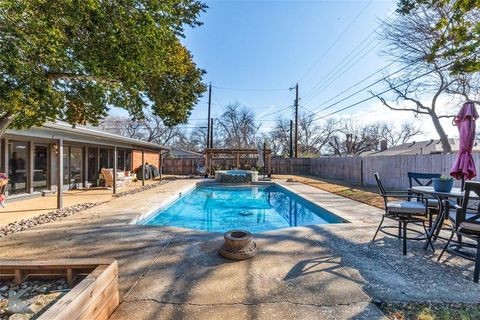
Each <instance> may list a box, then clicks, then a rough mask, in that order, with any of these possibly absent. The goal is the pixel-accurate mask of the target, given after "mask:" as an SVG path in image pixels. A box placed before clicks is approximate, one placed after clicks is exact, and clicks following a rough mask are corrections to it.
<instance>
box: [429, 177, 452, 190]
mask: <svg viewBox="0 0 480 320" xmlns="http://www.w3.org/2000/svg"><path fill="white" fill-rule="evenodd" d="M432 181H433V189H434V190H435V191H436V192H446V193H448V192H450V191H452V187H453V178H452V177H450V176H441V177H440V178H433V179H432Z"/></svg>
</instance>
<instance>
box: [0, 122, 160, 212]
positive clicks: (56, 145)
mask: <svg viewBox="0 0 480 320" xmlns="http://www.w3.org/2000/svg"><path fill="white" fill-rule="evenodd" d="M168 150H169V148H166V147H164V146H161V145H158V144H154V143H150V142H144V141H140V140H137V139H132V138H127V137H123V136H120V135H116V134H112V133H109V132H105V131H102V130H99V129H98V128H94V127H87V126H76V127H74V128H73V127H72V126H71V125H69V124H68V123H65V122H61V121H57V122H48V123H46V124H45V125H44V126H42V127H33V128H30V129H26V130H7V132H6V134H5V135H4V136H3V137H2V139H1V145H0V172H5V173H7V174H8V176H9V179H10V180H9V185H8V188H7V192H8V193H9V195H10V196H15V197H16V196H21V195H32V194H40V193H41V192H42V191H46V190H50V191H58V192H57V194H58V197H59V200H58V201H59V203H58V206H59V207H61V205H62V203H61V194H62V191H63V190H68V189H71V188H86V187H89V186H91V185H98V180H99V175H100V172H101V169H102V168H111V169H113V173H114V174H113V176H114V177H116V176H117V172H118V171H135V170H136V169H137V168H139V167H140V166H141V165H142V163H149V164H153V165H155V166H158V167H159V168H160V167H161V166H162V163H161V154H162V152H165V151H168ZM142 160H143V161H142ZM114 179H116V178H114ZM142 182H143V181H142ZM113 192H114V193H115V192H116V188H115V184H114V186H113Z"/></svg>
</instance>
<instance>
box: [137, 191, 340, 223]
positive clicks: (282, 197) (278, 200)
mask: <svg viewBox="0 0 480 320" xmlns="http://www.w3.org/2000/svg"><path fill="white" fill-rule="evenodd" d="M344 222H345V221H344V220H343V219H342V218H340V217H338V216H336V215H334V214H333V213H331V212H329V211H327V210H325V209H323V208H321V207H319V206H316V205H314V204H313V203H311V202H309V201H307V200H305V199H303V198H301V197H299V196H297V195H295V194H293V193H291V192H289V191H287V190H285V189H283V188H281V187H279V186H277V185H262V186H241V187H239V186H218V185H200V186H197V187H196V188H195V189H193V190H192V191H191V192H189V193H187V194H185V195H183V196H182V197H181V198H179V199H178V200H177V201H175V202H174V203H172V204H171V205H169V206H168V207H166V208H164V209H160V210H159V211H158V212H156V213H154V215H153V216H152V217H151V218H150V219H148V220H146V221H144V222H143V223H142V222H141V223H142V224H144V225H155V226H175V227H181V228H189V229H197V230H205V231H211V232H225V231H228V230H232V229H244V230H248V231H250V232H261V231H267V230H275V229H281V228H288V227H295V226H303V225H311V224H326V223H344Z"/></svg>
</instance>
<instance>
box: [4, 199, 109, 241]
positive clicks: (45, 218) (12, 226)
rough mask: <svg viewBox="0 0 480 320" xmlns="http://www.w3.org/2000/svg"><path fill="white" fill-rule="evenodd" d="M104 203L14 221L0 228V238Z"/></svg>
mask: <svg viewBox="0 0 480 320" xmlns="http://www.w3.org/2000/svg"><path fill="white" fill-rule="evenodd" d="M105 202H107V201H101V202H87V203H81V204H76V205H74V206H71V207H67V208H62V209H57V210H54V211H50V212H47V213H44V214H41V215H39V216H36V217H33V218H30V219H22V220H20V221H15V222H12V223H9V224H7V225H5V226H3V227H1V228H0V238H1V237H4V236H6V235H8V234H11V233H15V232H20V231H23V230H27V229H30V228H33V227H35V226H38V225H41V224H45V223H50V222H53V221H57V220H60V219H62V218H65V217H68V216H71V215H72V214H74V213H77V212H80V211H83V210H87V209H90V208H93V207H96V206H99V205H101V204H103V203H105Z"/></svg>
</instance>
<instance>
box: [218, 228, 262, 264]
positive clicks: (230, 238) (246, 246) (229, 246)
mask: <svg viewBox="0 0 480 320" xmlns="http://www.w3.org/2000/svg"><path fill="white" fill-rule="evenodd" d="M223 238H224V239H225V242H224V244H223V246H222V247H221V248H220V250H218V253H219V254H220V255H221V256H222V257H224V258H227V259H230V260H246V259H250V258H253V257H254V256H255V255H256V254H257V245H256V243H255V242H254V241H253V235H252V234H251V233H250V232H248V231H244V230H231V231H227V232H225V233H224V234H223Z"/></svg>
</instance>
